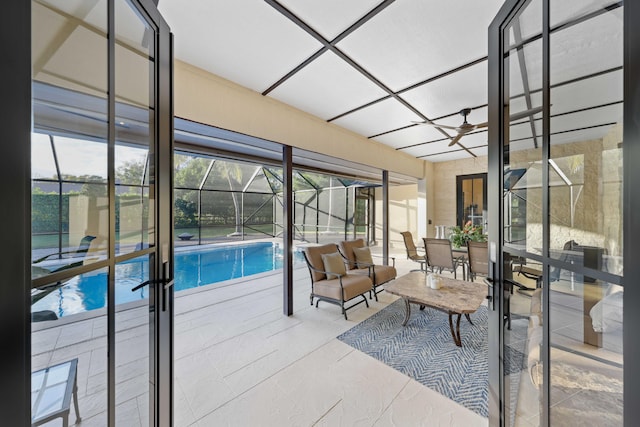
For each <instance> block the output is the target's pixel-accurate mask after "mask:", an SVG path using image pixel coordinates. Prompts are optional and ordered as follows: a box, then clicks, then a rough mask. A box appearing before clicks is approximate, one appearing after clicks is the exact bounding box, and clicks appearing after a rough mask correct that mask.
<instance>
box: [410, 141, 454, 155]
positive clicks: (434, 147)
mask: <svg viewBox="0 0 640 427" xmlns="http://www.w3.org/2000/svg"><path fill="white" fill-rule="evenodd" d="M458 149H460V147H458V146H455V147H449V141H437V142H429V143H427V144H422V145H417V146H415V147H409V148H405V149H403V150H400V151H402V152H403V153H407V154H410V155H412V156H415V157H422V156H427V155H430V154H437V153H442V152H443V151H456V150H458Z"/></svg>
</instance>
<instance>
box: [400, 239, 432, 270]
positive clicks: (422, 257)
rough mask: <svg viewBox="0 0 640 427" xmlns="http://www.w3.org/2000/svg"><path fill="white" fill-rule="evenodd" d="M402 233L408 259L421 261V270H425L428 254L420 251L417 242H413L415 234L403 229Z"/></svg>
mask: <svg viewBox="0 0 640 427" xmlns="http://www.w3.org/2000/svg"><path fill="white" fill-rule="evenodd" d="M400 234H402V238H403V239H404V247H405V249H406V250H407V259H410V260H411V261H415V262H417V263H419V264H420V270H419V271H425V266H426V264H427V258H426V256H427V255H426V254H420V253H418V248H416V245H415V243H413V236H412V235H411V232H410V231H403V232H401V233H400ZM412 271H418V270H412Z"/></svg>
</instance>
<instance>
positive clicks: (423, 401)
mask: <svg viewBox="0 0 640 427" xmlns="http://www.w3.org/2000/svg"><path fill="white" fill-rule="evenodd" d="M392 255H394V256H396V267H397V269H398V274H399V275H401V274H404V273H406V272H408V271H409V270H410V269H413V268H416V267H417V266H418V265H417V264H416V263H414V262H411V261H407V260H406V259H405V257H404V254H403V253H393V254H392ZM294 279H295V281H294V314H293V315H292V316H289V317H287V316H284V315H283V314H282V299H283V298H282V290H281V286H282V285H281V276H280V275H279V274H262V275H257V276H251V277H249V278H248V279H247V278H245V279H241V280H237V281H234V282H225V283H224V284H217V285H211V286H208V287H206V288H204V289H203V288H200V289H193V290H187V291H182V292H180V294H179V296H178V297H177V298H176V302H175V308H176V315H175V351H174V353H175V354H174V356H175V358H174V360H175V365H174V367H175V383H174V417H175V418H174V421H175V422H174V425H175V426H178V427H188V426H199V427H210V426H219V425H228V426H316V425H318V426H339V425H344V426H356V425H362V426H420V425H424V426H487V425H488V420H487V419H486V418H483V417H481V416H479V415H477V414H476V413H474V412H472V411H470V410H468V409H466V408H464V407H462V406H460V405H459V404H457V403H455V402H453V401H451V400H449V399H447V398H445V397H444V396H442V395H440V394H438V393H436V392H434V391H432V390H430V389H428V388H426V387H424V386H422V385H421V384H419V383H417V382H416V381H413V380H411V379H409V378H408V377H406V376H404V375H403V374H401V373H399V372H397V371H395V370H393V369H391V368H389V367H388V366H386V365H384V364H382V363H381V362H378V361H377V360H374V359H372V358H370V357H368V356H366V355H364V354H363V353H360V352H358V351H356V350H354V349H353V348H351V347H349V346H348V345H346V344H344V343H342V342H341V341H339V340H337V339H336V338H335V337H336V336H338V335H339V334H341V333H342V332H344V331H346V330H348V329H349V328H351V327H352V326H354V325H356V324H357V323H358V322H361V321H363V320H364V319H366V318H368V317H369V316H371V315H372V314H374V313H375V312H377V311H378V310H380V309H382V308H384V307H385V306H386V305H388V304H389V303H391V302H392V301H394V300H395V298H396V297H393V296H391V295H388V294H386V293H385V292H382V293H380V294H379V300H380V301H378V302H375V301H371V302H370V307H369V308H367V307H366V306H364V305H363V304H361V305H359V306H357V307H356V308H354V309H352V310H350V311H348V316H349V320H345V319H344V317H343V316H342V314H341V313H340V309H339V307H337V306H335V305H331V304H327V303H322V302H321V303H320V306H319V308H316V307H315V306H310V305H309V288H310V284H309V277H308V272H307V269H306V268H298V269H296V270H294ZM529 303H530V299H527V298H526V297H521V296H518V295H515V296H514V298H513V302H512V310H513V311H514V312H522V313H523V314H526V313H527V312H528V305H529ZM148 319H149V315H148V310H147V309H146V308H145V307H140V308H134V307H127V309H123V310H120V311H118V312H117V315H116V329H117V335H116V343H117V344H116V373H117V374H116V405H117V406H116V422H117V425H118V426H127V427H128V426H145V425H148V401H147V395H148V321H149V320H148ZM71 320H72V319H68V320H64V318H63V319H62V320H59V321H57V322H56V324H55V326H54V327H51V326H50V325H46V324H49V323H50V322H42V323H41V324H38V323H34V324H33V332H32V349H33V357H32V365H33V366H32V367H33V370H37V369H40V368H43V367H46V366H50V365H52V364H55V363H58V362H61V361H65V360H69V359H71V358H73V357H77V358H78V359H79V363H78V388H79V390H78V396H79V406H80V413H81V416H82V423H81V425H82V426H83V427H93V426H104V425H106V413H105V411H104V408H105V407H106V398H107V375H106V372H107V369H106V368H107V353H106V348H107V342H106V331H107V324H106V317H105V316H104V315H102V316H100V315H98V316H96V315H92V316H83V315H79V316H74V319H73V321H71ZM572 326H574V325H572V324H571V322H569V323H567V324H565V328H564V329H565V330H566V331H568V332H566V331H565V332H564V335H558V336H563V337H565V338H570V335H571V331H572ZM574 329H576V331H578V332H579V331H580V325H578V327H575V328H574ZM554 336H555V335H554ZM570 342H573V343H574V344H575V342H576V340H573V341H570ZM578 342H579V340H578ZM603 350H606V349H603ZM558 358H559V357H558ZM620 371H621V370H620ZM525 374H526V371H523V373H522V378H520V381H519V387H518V390H517V392H518V393H519V395H520V401H519V402H518V403H517V414H518V417H517V419H516V422H515V425H516V426H525V427H531V426H534V425H538V416H537V413H538V406H537V403H536V402H537V400H538V391H537V390H536V389H535V388H532V387H530V381H528V376H527V375H528V374H526V375H525ZM611 376H615V375H612V374H609V377H611ZM527 387H528V388H527ZM514 391H515V390H514ZM516 400H517V399H516ZM574 400H575V399H574ZM563 402H564V403H563ZM559 403H560V404H564V405H565V406H567V405H568V403H570V400H569V399H564V400H562V402H559ZM70 422H71V423H73V422H75V414H73V410H72V415H71V417H70ZM48 425H52V426H53V425H61V423H57V424H56V422H53V423H50V424H48Z"/></svg>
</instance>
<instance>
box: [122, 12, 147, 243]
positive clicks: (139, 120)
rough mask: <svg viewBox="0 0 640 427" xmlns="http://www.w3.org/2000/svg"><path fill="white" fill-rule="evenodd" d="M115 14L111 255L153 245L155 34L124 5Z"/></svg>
mask: <svg viewBox="0 0 640 427" xmlns="http://www.w3.org/2000/svg"><path fill="white" fill-rule="evenodd" d="M115 14H116V53H115V55H116V67H115V68H116V77H115V82H116V98H117V101H116V116H117V118H116V141H117V145H116V150H115V164H116V179H117V180H118V181H119V183H120V184H126V186H125V185H121V186H119V187H118V188H117V195H116V209H117V211H116V216H117V221H116V253H117V254H124V253H128V252H132V251H136V250H141V249H144V248H147V247H149V246H152V245H153V244H154V235H153V233H152V232H151V231H152V230H153V227H154V224H153V219H154V213H153V211H152V210H151V209H150V207H151V206H152V203H150V200H149V198H150V197H153V194H152V193H150V191H149V185H150V179H151V180H153V171H152V170H151V169H150V166H151V165H150V163H149V158H151V157H152V154H153V147H154V142H155V134H154V132H153V129H154V114H155V111H154V106H155V104H154V97H153V87H154V78H153V76H154V69H155V63H154V57H155V46H154V37H153V34H154V31H153V29H152V28H150V27H149V26H148V24H147V23H146V21H145V20H144V19H143V18H142V17H141V16H140V15H139V13H138V12H137V11H136V10H135V8H133V7H132V6H130V5H129V3H128V2H126V1H118V2H116V6H115Z"/></svg>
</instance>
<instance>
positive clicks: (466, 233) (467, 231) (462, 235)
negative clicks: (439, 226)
mask: <svg viewBox="0 0 640 427" xmlns="http://www.w3.org/2000/svg"><path fill="white" fill-rule="evenodd" d="M449 230H450V232H451V234H450V236H449V238H450V239H451V244H452V245H453V246H454V247H456V248H459V247H460V246H466V245H467V242H468V241H469V240H471V241H472V242H486V241H487V235H486V234H484V232H483V231H482V226H481V225H474V224H473V223H472V222H471V221H467V223H466V224H465V225H464V227H462V228H461V227H460V226H457V225H456V226H455V227H451V228H450V229H449Z"/></svg>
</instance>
